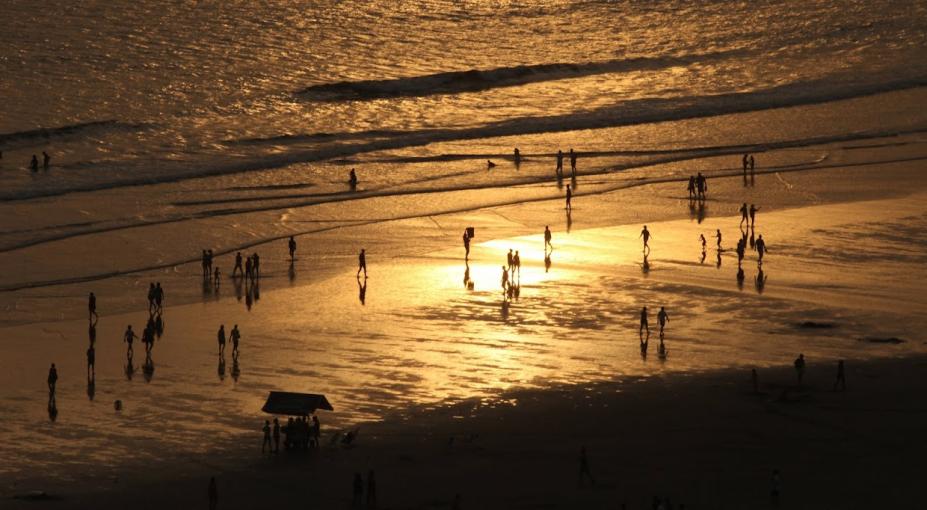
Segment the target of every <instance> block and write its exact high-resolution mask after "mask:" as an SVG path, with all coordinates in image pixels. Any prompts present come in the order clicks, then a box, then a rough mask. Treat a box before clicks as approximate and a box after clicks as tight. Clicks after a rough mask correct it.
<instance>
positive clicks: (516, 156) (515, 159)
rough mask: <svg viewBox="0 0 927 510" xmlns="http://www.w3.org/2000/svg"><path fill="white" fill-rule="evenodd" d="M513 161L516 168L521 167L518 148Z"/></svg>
mask: <svg viewBox="0 0 927 510" xmlns="http://www.w3.org/2000/svg"><path fill="white" fill-rule="evenodd" d="M512 160H513V161H514V162H515V168H518V167H519V166H521V153H520V152H519V151H518V147H515V156H514V157H513V158H512Z"/></svg>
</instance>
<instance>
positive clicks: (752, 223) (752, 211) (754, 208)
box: [744, 204, 760, 225]
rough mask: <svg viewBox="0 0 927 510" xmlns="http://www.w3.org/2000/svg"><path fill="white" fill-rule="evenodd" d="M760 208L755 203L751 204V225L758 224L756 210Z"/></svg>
mask: <svg viewBox="0 0 927 510" xmlns="http://www.w3.org/2000/svg"><path fill="white" fill-rule="evenodd" d="M744 205H746V204H744ZM759 210H760V208H759V207H757V206H756V205H754V204H750V224H751V225H756V212H757V211H759Z"/></svg>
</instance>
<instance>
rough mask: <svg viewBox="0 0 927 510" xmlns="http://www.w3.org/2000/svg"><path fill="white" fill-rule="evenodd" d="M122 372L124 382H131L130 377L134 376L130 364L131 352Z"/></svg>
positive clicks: (133, 368) (133, 370) (132, 366)
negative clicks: (124, 374) (124, 378)
mask: <svg viewBox="0 0 927 510" xmlns="http://www.w3.org/2000/svg"><path fill="white" fill-rule="evenodd" d="M124 371H125V373H126V380H127V381H131V380H132V376H133V375H135V365H133V364H132V353H131V352H130V353H129V355H128V356H127V357H126V366H125V369H124Z"/></svg>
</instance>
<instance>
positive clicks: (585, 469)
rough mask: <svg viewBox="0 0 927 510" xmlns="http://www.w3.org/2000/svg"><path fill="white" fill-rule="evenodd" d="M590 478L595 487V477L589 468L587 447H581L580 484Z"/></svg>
mask: <svg viewBox="0 0 927 510" xmlns="http://www.w3.org/2000/svg"><path fill="white" fill-rule="evenodd" d="M587 478H588V479H589V482H591V483H592V486H593V487H595V478H593V477H592V471H591V470H590V469H589V458H588V457H586V447H585V446H581V447H579V486H580V487H582V486H583V481H584V480H585V479H587Z"/></svg>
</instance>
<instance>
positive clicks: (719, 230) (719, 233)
mask: <svg viewBox="0 0 927 510" xmlns="http://www.w3.org/2000/svg"><path fill="white" fill-rule="evenodd" d="M716 231H717V234H715V239H717V240H718V251H721V229H720V228H719V229H717V230H716Z"/></svg>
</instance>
